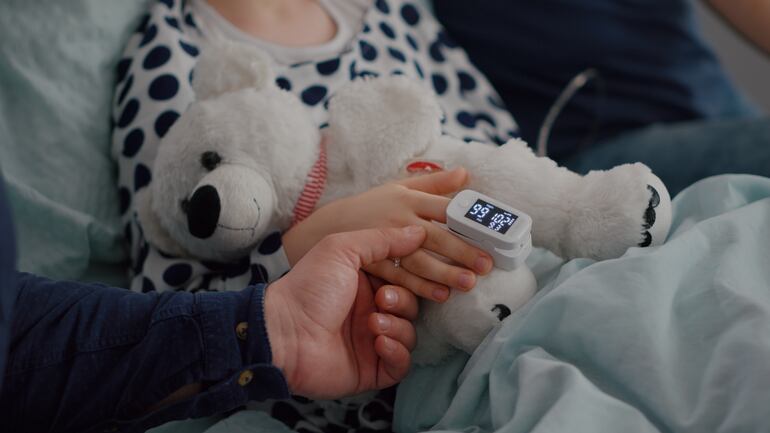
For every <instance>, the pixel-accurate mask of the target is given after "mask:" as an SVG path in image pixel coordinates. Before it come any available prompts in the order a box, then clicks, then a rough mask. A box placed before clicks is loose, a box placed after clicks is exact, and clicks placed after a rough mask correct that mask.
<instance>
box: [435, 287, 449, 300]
mask: <svg viewBox="0 0 770 433" xmlns="http://www.w3.org/2000/svg"><path fill="white" fill-rule="evenodd" d="M448 297H449V290H447V289H433V299H435V300H437V301H445V300H446V298H448Z"/></svg>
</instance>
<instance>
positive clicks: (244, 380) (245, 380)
mask: <svg viewBox="0 0 770 433" xmlns="http://www.w3.org/2000/svg"><path fill="white" fill-rule="evenodd" d="M251 379H254V373H252V372H251V370H246V371H244V372H243V373H241V375H240V376H238V385H240V386H246V385H248V384H250V383H251Z"/></svg>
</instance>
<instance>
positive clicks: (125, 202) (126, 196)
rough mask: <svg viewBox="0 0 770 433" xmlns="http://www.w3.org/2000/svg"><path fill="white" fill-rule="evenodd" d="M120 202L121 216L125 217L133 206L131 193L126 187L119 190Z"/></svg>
mask: <svg viewBox="0 0 770 433" xmlns="http://www.w3.org/2000/svg"><path fill="white" fill-rule="evenodd" d="M118 202H119V203H120V214H121V215H123V214H124V213H126V211H127V210H128V207H129V206H130V205H131V192H130V191H129V190H128V189H126V188H125V187H122V186H121V187H120V188H118Z"/></svg>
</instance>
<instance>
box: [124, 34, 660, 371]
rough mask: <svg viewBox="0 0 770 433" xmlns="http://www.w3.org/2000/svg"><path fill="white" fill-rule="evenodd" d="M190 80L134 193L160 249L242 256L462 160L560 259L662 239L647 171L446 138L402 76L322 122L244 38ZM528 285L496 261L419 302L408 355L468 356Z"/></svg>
mask: <svg viewBox="0 0 770 433" xmlns="http://www.w3.org/2000/svg"><path fill="white" fill-rule="evenodd" d="M193 85H194V89H195V92H196V95H197V101H196V102H194V103H193V104H191V106H190V107H189V108H188V110H187V111H186V112H185V113H184V114H183V115H182V116H181V117H180V118H179V120H177V122H176V123H175V124H174V125H173V127H172V128H171V129H170V130H169V132H168V133H167V135H166V136H165V137H164V139H163V141H162V143H161V145H160V147H159V149H158V155H157V157H156V160H155V166H154V171H153V173H154V175H153V181H152V183H151V184H150V185H149V186H148V187H147V188H144V189H143V190H142V191H141V193H140V194H139V197H138V205H137V206H138V215H139V219H140V222H141V224H142V228H143V230H144V234H145V236H146V238H147V240H148V241H149V242H150V243H152V244H154V245H155V246H157V247H158V248H159V249H160V250H162V251H165V252H166V253H170V254H175V255H179V256H190V257H198V258H201V259H207V260H215V261H228V260H232V259H234V258H239V257H242V256H245V255H247V254H248V253H249V252H250V250H251V249H252V248H254V247H255V246H256V243H257V241H258V240H259V239H260V238H261V236H262V235H263V234H264V231H265V230H266V229H267V227H268V226H272V227H276V226H278V227H281V228H283V229H288V228H289V227H290V226H291V224H292V223H293V222H296V221H298V220H300V219H301V218H303V217H305V216H307V214H309V213H310V212H311V211H312V209H313V208H314V207H317V206H321V205H323V204H324V203H327V202H329V201H331V200H334V199H337V198H340V197H344V196H348V195H351V194H355V193H359V192H362V191H365V190H368V189H369V188H371V187H374V186H377V185H380V184H382V183H384V182H387V181H389V180H393V179H395V178H398V177H400V176H403V170H404V167H405V166H406V165H407V164H409V163H410V161H413V160H414V159H415V158H419V159H423V160H426V161H441V162H442V163H443V164H444V166H446V167H454V166H463V167H465V168H467V169H468V170H469V171H470V173H471V177H470V184H469V186H468V187H469V188H471V189H474V190H477V191H480V192H483V193H484V194H487V195H489V196H492V197H494V198H496V199H497V200H499V201H502V202H504V203H508V204H510V205H512V206H514V207H515V208H518V209H520V210H522V211H524V212H526V213H528V214H529V215H530V216H531V217H532V219H533V225H532V240H533V242H534V244H535V245H537V246H540V247H544V248H547V249H549V250H551V251H553V252H554V253H556V254H558V255H559V256H561V257H564V258H573V257H590V258H594V259H597V260H601V259H608V258H614V257H618V256H620V255H621V254H623V253H624V252H625V251H626V249H628V247H632V246H649V245H656V244H660V243H662V242H663V241H664V240H665V238H666V236H667V234H668V229H669V226H670V221H671V203H670V198H669V196H668V192H667V190H666V188H665V186H664V185H663V184H662V183H661V181H660V180H659V179H658V178H657V177H656V176H654V175H653V174H652V173H651V172H650V170H649V168H647V167H646V166H644V165H642V164H632V165H623V166H619V167H615V168H613V169H612V170H609V171H596V172H591V173H589V174H587V175H586V176H580V175H578V174H576V173H574V172H571V171H569V170H567V169H565V168H561V167H558V166H557V165H556V163H555V162H554V161H552V160H550V159H548V158H538V157H536V156H535V155H534V154H533V152H532V151H531V150H530V149H529V148H528V147H527V145H526V144H525V143H524V142H522V141H520V140H516V139H514V140H510V141H509V142H508V143H506V144H505V145H503V146H494V145H490V144H483V143H475V142H471V143H466V142H464V141H462V140H459V139H456V138H454V137H450V136H447V135H442V133H441V116H442V113H441V109H440V107H439V106H438V104H437V102H436V99H435V97H434V96H433V94H432V93H431V92H430V91H429V90H426V88H425V87H423V86H422V85H421V84H420V83H419V82H416V81H411V80H410V79H408V78H405V77H400V76H394V77H388V78H376V79H368V80H358V81H354V82H351V83H350V84H349V85H346V86H345V87H344V88H343V89H341V90H340V91H339V92H338V93H337V94H336V95H335V96H334V97H333V98H332V99H331V101H330V104H329V126H328V128H325V129H323V130H319V129H318V127H317V125H315V124H314V122H313V121H312V119H311V118H310V115H309V113H308V112H307V111H306V109H305V107H304V106H303V105H302V103H301V102H300V101H299V100H298V98H297V97H296V96H295V95H293V94H291V93H288V92H286V91H284V90H281V89H280V88H279V87H277V86H276V84H275V77H274V75H273V72H272V70H271V67H270V60H269V58H268V57H267V56H266V55H265V54H264V53H262V52H261V51H259V50H258V49H256V48H254V47H252V46H248V45H244V44H238V43H232V42H228V43H223V44H222V45H220V46H216V47H209V48H208V49H206V50H204V51H203V54H202V55H201V57H200V60H199V63H198V65H197V66H196V69H195V78H194V83H193ZM535 286H536V284H535V280H534V277H533V276H532V273H531V272H530V270H529V269H528V268H527V267H526V266H523V267H519V268H518V269H516V270H514V271H504V270H498V269H496V270H494V271H493V272H491V273H490V275H489V276H487V277H484V278H480V279H479V282H478V284H477V287H476V288H475V289H474V290H472V291H471V292H470V293H467V294H466V293H461V292H459V291H452V294H451V296H450V299H449V300H448V301H447V302H445V303H443V304H437V303H433V302H425V303H423V307H422V310H421V318H420V321H419V322H418V340H419V345H418V351H417V352H416V354H415V359H416V360H417V361H418V362H421V363H431V362H436V361H438V360H440V359H441V358H443V356H444V355H446V354H447V353H448V352H449V350H450V349H451V347H457V348H459V349H462V350H464V351H466V352H468V353H471V352H472V351H473V350H474V349H475V347H476V346H477V345H478V344H479V343H480V342H481V340H482V339H483V338H484V336H485V335H486V334H487V333H488V332H489V331H490V330H491V329H492V328H493V327H494V326H495V325H496V324H497V323H498V322H499V321H500V320H502V319H503V318H505V317H506V316H507V315H508V314H510V312H512V311H514V310H516V309H517V308H519V307H520V306H521V305H523V304H524V303H525V302H526V301H527V300H528V299H530V298H531V297H532V295H533V294H534V292H535ZM458 317H462V318H463V320H462V321H458V320H457V318H458Z"/></svg>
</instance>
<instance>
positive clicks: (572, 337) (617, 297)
mask: <svg viewBox="0 0 770 433" xmlns="http://www.w3.org/2000/svg"><path fill="white" fill-rule="evenodd" d="M529 263H530V265H531V266H532V267H533V270H534V271H535V274H536V275H537V277H538V281H539V283H540V287H542V289H541V290H540V292H539V293H538V295H537V296H536V297H535V298H534V299H533V300H532V301H531V302H530V303H529V304H527V305H526V306H525V307H524V308H523V309H521V310H519V311H517V312H515V313H514V314H513V315H512V316H511V317H510V318H509V319H508V320H506V321H505V323H504V324H503V326H501V327H500V328H499V329H498V330H497V332H496V333H494V334H491V335H490V336H489V337H488V338H487V339H486V340H485V342H484V343H483V344H482V346H481V347H480V348H479V349H478V350H477V351H476V353H475V354H474V355H473V356H472V357H470V359H469V357H468V356H466V355H459V354H458V355H456V356H454V357H453V358H451V359H450V360H449V361H448V362H447V363H445V364H442V365H441V366H438V367H430V368H415V369H414V370H413V371H412V373H411V374H410V376H409V377H408V378H407V379H406V380H405V381H404V382H403V383H402V384H401V385H400V386H399V391H398V397H397V401H396V419H395V421H394V424H395V425H394V428H395V429H396V431H399V432H413V431H421V430H428V429H431V428H433V429H436V430H445V431H463V432H492V431H496V432H570V433H582V432H590V433H603V432H608V433H609V432H611V433H619V432H622V433H633V432H698V433H702V432H770V416H768V413H769V409H770V179H768V178H761V177H754V176H720V177H715V178H710V179H706V180H704V181H701V182H699V183H697V184H696V185H694V186H692V187H691V188H689V189H687V190H685V191H683V192H682V193H681V194H679V195H678V196H677V197H676V199H675V200H674V223H673V227H672V234H671V235H670V237H669V240H668V242H667V243H666V244H665V245H663V246H661V247H658V248H652V249H638V248H635V249H632V250H630V251H628V252H627V253H626V254H625V255H624V256H623V257H621V258H619V259H616V260H609V261H605V262H601V263H595V262H593V261H591V260H586V259H580V260H573V261H570V262H568V263H566V264H565V263H562V262H561V261H560V260H559V259H558V258H557V257H555V256H553V255H552V254H550V253H547V252H544V251H537V252H536V253H534V254H533V255H532V256H531V257H530V260H529ZM466 363H467V364H466ZM212 424H213V425H212ZM202 431H206V433H225V432H228V433H236V432H242V433H256V432H275V431H288V430H287V429H285V428H283V426H282V425H280V424H278V423H277V422H276V421H274V420H271V419H269V418H268V417H267V416H266V415H264V414H259V413H256V412H239V413H237V414H235V415H233V416H231V417H230V418H228V419H225V420H222V421H219V422H217V421H216V420H208V421H207V422H206V421H204V422H189V421H188V422H179V423H173V424H169V425H166V426H164V427H163V428H159V429H157V430H156V432H157V433H171V432H173V433H179V432H202Z"/></svg>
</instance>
